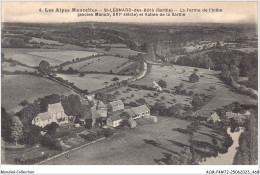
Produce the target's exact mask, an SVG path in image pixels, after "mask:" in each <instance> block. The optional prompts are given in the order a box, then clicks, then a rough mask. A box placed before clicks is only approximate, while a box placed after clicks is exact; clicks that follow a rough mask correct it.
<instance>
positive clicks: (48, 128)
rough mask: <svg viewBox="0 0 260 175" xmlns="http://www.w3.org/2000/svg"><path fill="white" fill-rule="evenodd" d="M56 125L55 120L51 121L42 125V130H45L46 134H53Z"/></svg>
mask: <svg viewBox="0 0 260 175" xmlns="http://www.w3.org/2000/svg"><path fill="white" fill-rule="evenodd" d="M58 127H59V125H58V124H57V123H56V122H51V124H48V125H46V126H45V127H44V130H46V131H47V134H49V135H53V134H55V133H56V130H57V128H58Z"/></svg>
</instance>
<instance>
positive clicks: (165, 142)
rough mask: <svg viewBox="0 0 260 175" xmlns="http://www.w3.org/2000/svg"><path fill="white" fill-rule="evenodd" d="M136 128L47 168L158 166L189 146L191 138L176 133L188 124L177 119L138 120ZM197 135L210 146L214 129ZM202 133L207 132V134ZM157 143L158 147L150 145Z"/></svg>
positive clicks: (203, 128)
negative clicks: (57, 166) (62, 166)
mask: <svg viewBox="0 0 260 175" xmlns="http://www.w3.org/2000/svg"><path fill="white" fill-rule="evenodd" d="M138 120H139V121H137V123H138V126H137V128H135V129H131V130H130V129H127V130H120V131H119V135H118V136H115V137H113V138H112V139H106V140H102V141H100V142H97V143H94V144H92V145H89V146H87V147H84V148H80V149H78V150H76V151H72V152H69V153H68V155H69V156H70V158H69V159H67V158H65V157H64V155H62V156H60V157H57V158H54V159H52V160H50V161H47V162H45V163H44V164H48V165H155V164H157V163H158V161H161V160H162V159H164V158H165V156H167V155H169V154H173V155H176V154H178V153H180V152H181V149H182V148H183V146H185V145H187V146H189V145H190V143H189V142H188V140H189V139H190V138H189V135H187V134H183V133H180V132H178V131H174V130H173V129H177V128H182V129H185V128H186V127H187V125H189V124H190V122H188V121H184V120H179V119H176V118H163V117H162V118H159V121H158V123H150V122H148V121H144V120H142V119H138ZM198 131H199V132H196V133H195V134H194V139H195V140H200V141H205V142H209V143H211V140H212V137H210V136H208V135H212V133H211V132H212V130H211V129H210V128H207V127H204V126H202V127H201V129H200V130H198ZM203 133H208V135H205V134H203ZM149 142H154V143H156V144H150V143H149Z"/></svg>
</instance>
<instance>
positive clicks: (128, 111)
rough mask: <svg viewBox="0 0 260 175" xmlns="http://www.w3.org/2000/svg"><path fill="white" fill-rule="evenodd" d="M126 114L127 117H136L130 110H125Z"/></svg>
mask: <svg viewBox="0 0 260 175" xmlns="http://www.w3.org/2000/svg"><path fill="white" fill-rule="evenodd" d="M126 113H127V114H128V115H129V117H134V116H136V115H135V112H134V111H133V110H132V109H131V108H130V109H126Z"/></svg>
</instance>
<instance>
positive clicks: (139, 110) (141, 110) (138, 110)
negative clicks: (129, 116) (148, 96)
mask: <svg viewBox="0 0 260 175" xmlns="http://www.w3.org/2000/svg"><path fill="white" fill-rule="evenodd" d="M132 110H133V112H134V114H135V117H133V119H137V118H141V117H143V116H144V115H150V109H149V108H148V107H147V106H146V105H141V106H137V107H132Z"/></svg>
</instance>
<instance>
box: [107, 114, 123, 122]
mask: <svg viewBox="0 0 260 175" xmlns="http://www.w3.org/2000/svg"><path fill="white" fill-rule="evenodd" d="M109 118H110V119H111V120H112V121H117V120H121V119H122V118H121V117H120V115H113V116H111V117H109Z"/></svg>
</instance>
